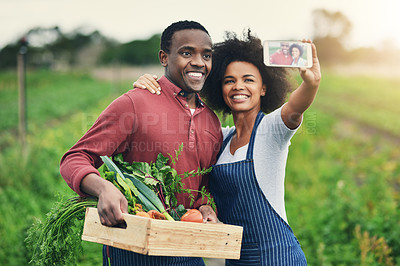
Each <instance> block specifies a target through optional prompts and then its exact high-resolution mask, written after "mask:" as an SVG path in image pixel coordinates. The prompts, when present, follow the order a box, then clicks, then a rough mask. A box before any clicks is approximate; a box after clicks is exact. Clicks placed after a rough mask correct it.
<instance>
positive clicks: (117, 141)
mask: <svg viewBox="0 0 400 266" xmlns="http://www.w3.org/2000/svg"><path fill="white" fill-rule="evenodd" d="M134 124H135V119H134V108H133V103H132V100H131V98H130V97H128V96H127V95H122V96H120V97H119V98H117V99H116V100H115V101H113V102H112V103H111V104H110V105H109V106H108V107H107V108H106V109H105V110H104V111H103V112H102V113H101V115H100V116H99V117H98V119H97V120H96V122H95V123H94V124H93V126H92V127H91V128H90V129H89V130H88V131H87V132H86V133H85V134H84V135H83V137H82V138H81V139H80V140H78V142H77V143H76V144H75V145H74V146H73V147H72V148H71V149H70V150H69V151H67V152H66V153H65V154H64V155H63V157H62V158H61V162H60V173H61V175H62V177H63V178H64V180H65V181H66V182H67V184H68V186H69V187H70V188H71V189H72V190H74V191H75V192H76V193H78V194H79V195H81V196H87V195H86V194H85V193H84V192H83V191H81V189H80V184H81V181H82V179H83V178H84V177H85V176H86V175H88V174H90V173H95V174H97V175H100V174H99V171H98V170H97V168H99V167H100V166H101V165H102V164H103V162H102V160H101V158H100V156H113V155H115V154H118V153H121V152H123V151H124V150H125V149H126V148H127V144H128V143H129V142H128V138H129V137H130V135H131V133H132V132H133V130H134Z"/></svg>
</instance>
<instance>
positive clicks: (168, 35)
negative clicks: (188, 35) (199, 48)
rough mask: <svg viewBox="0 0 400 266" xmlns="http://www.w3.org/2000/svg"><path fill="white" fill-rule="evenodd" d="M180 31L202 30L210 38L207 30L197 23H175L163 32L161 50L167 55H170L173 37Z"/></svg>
mask: <svg viewBox="0 0 400 266" xmlns="http://www.w3.org/2000/svg"><path fill="white" fill-rule="evenodd" d="M180 30H202V31H204V32H205V33H207V34H208V36H210V34H209V33H208V31H207V30H206V28H204V27H203V25H201V24H200V23H198V22H196V21H188V20H183V21H178V22H174V23H172V24H171V25H169V26H168V27H167V28H166V29H165V30H164V31H163V33H162V35H161V43H160V49H161V50H163V51H164V52H166V53H169V48H170V47H171V39H172V36H173V35H174V33H175V32H177V31H180Z"/></svg>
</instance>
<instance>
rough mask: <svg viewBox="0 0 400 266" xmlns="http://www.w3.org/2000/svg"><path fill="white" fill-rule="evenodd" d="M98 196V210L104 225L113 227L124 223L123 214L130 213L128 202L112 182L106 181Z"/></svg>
mask: <svg viewBox="0 0 400 266" xmlns="http://www.w3.org/2000/svg"><path fill="white" fill-rule="evenodd" d="M105 181H106V183H104V187H103V189H102V190H101V192H100V194H99V195H98V204H97V210H98V212H99V217H100V222H101V223H102V224H103V225H107V226H113V225H116V224H120V223H122V222H123V221H124V218H123V215H122V213H128V201H127V200H126V198H125V196H124V195H123V194H122V193H121V192H120V191H119V190H118V188H116V187H115V186H114V185H113V184H112V183H111V182H109V181H107V180H105Z"/></svg>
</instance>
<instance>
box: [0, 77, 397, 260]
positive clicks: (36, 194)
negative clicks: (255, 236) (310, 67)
mask: <svg viewBox="0 0 400 266" xmlns="http://www.w3.org/2000/svg"><path fill="white" fill-rule="evenodd" d="M0 80H1V81H0V101H1V104H2V105H0V106H1V107H0V114H1V117H2V119H1V122H0V129H1V130H0V144H1V145H0V146H1V147H2V149H1V153H0V169H1V171H0V201H1V202H3V203H4V204H1V205H0V212H1V213H2V215H1V216H0V235H1V239H2V241H0V264H2V265H26V264H27V263H28V261H29V256H30V251H29V249H28V248H27V247H25V245H24V241H23V240H24V238H25V234H26V229H27V228H28V227H29V226H30V224H32V222H33V221H34V219H36V218H39V219H43V218H44V217H45V214H46V213H47V212H48V210H49V209H50V208H51V207H52V205H53V203H54V201H55V200H56V194H57V193H62V194H64V195H73V193H72V191H71V190H70V189H69V188H68V186H67V185H66V184H65V182H64V181H63V179H62V178H61V176H60V174H59V169H58V167H59V160H60V158H61V156H62V155H63V153H64V152H65V151H66V150H67V149H69V148H70V147H71V146H72V145H73V144H74V143H75V142H76V141H77V139H78V138H79V137H80V136H82V134H84V132H86V130H87V129H88V128H89V127H90V125H91V124H92V123H93V122H94V120H95V119H96V117H97V116H98V115H99V114H100V112H101V111H102V110H103V109H104V108H105V107H106V106H107V105H108V104H109V103H110V102H111V101H112V100H113V99H114V98H115V97H116V96H117V95H118V94H120V93H122V92H124V91H125V90H128V89H129V88H130V84H131V82H132V81H127V82H126V83H124V84H122V85H121V86H120V88H119V89H117V90H116V89H115V88H113V87H112V86H111V85H110V84H109V83H107V82H100V81H97V80H93V79H91V78H90V76H88V75H87V74H76V73H72V74H71V73H53V72H31V73H30V74H29V76H28V80H30V81H28V85H29V84H31V85H30V86H31V87H34V88H35V87H36V89H34V91H32V92H31V93H30V94H29V95H30V102H28V103H30V105H34V106H31V107H28V110H35V109H36V110H37V111H35V112H34V111H31V112H30V113H31V116H29V135H28V147H27V149H26V154H25V155H23V154H21V147H19V145H18V141H17V139H16V137H15V134H14V133H15V127H16V124H15V121H11V120H13V119H10V120H9V119H3V115H7V114H8V115H9V116H14V118H15V117H16V111H15V110H14V111H13V112H11V111H10V110H5V109H7V108H10V106H12V104H11V103H9V102H10V101H11V102H15V101H16V98H17V94H16V93H15V92H13V90H15V84H16V82H15V80H16V77H15V75H14V74H12V73H9V72H8V73H0ZM29 82H31V83H29ZM398 84H399V81H398V80H396V79H384V78H370V77H362V76H358V77H342V76H335V75H333V74H330V73H326V74H324V77H323V81H322V84H321V88H320V91H319V92H318V95H317V99H316V101H315V102H314V104H313V105H312V107H311V108H310V109H309V110H308V111H307V113H306V114H305V118H304V121H303V125H302V127H301V128H300V129H299V131H298V133H297V134H296V135H295V136H294V138H293V139H292V145H291V146H290V152H289V158H288V163H287V174H286V182H285V184H286V194H285V195H286V210H287V216H288V220H289V223H290V225H291V226H292V228H293V230H294V232H295V234H296V236H297V237H298V239H299V241H300V243H301V244H302V248H303V250H304V252H305V254H306V256H307V259H308V262H309V265H391V263H392V265H395V264H396V263H400V243H399V241H398V239H400V222H399V221H400V209H399V190H400V166H399V164H398V162H399V161H400V151H399V150H398V149H396V148H394V147H395V145H394V144H393V142H392V140H393V139H392V138H387V137H386V135H385V133H390V135H392V136H393V135H394V136H397V137H400V136H399V132H400V131H398V130H397V129H396V128H397V125H395V124H396V123H395V121H397V120H392V119H394V118H395V116H396V112H397V114H398V113H400V112H399V110H398V106H397V104H396V102H397V101H399V100H400V95H399V91H397V90H396V88H399V86H398ZM376 88H379V91H378V90H377V89H376ZM32 90H33V89H32ZM113 92H117V93H113ZM49 95H50V96H49ZM91 96H92V97H91ZM3 97H5V98H7V97H8V98H7V99H8V100H7V101H5V100H4V99H5V98H3ZM50 98H51V99H52V101H49V100H46V101H45V100H43V101H40V99H50ZM83 98H86V100H84V99H83ZM374 99H375V100H374ZM53 101H56V102H57V104H56V103H53ZM6 102H7V103H8V104H9V105H5V103H6ZM29 108H31V109H29ZM11 109H12V108H11ZM56 109H60V110H56ZM44 110H52V111H48V112H50V114H45V113H46V112H45V111H44ZM7 112H9V113H7ZM380 112H381V113H382V114H380ZM381 116H383V117H384V119H383V118H380V117H381ZM382 119H383V120H382ZM385 119H386V120H385ZM14 120H15V119H14ZM397 124H398V123H397ZM368 128H374V129H379V130H373V131H368V130H367V129H368ZM13 132H14V133H13ZM78 264H79V265H100V264H101V245H98V244H93V243H88V242H84V254H83V255H82V256H81V257H80V260H79V262H78Z"/></svg>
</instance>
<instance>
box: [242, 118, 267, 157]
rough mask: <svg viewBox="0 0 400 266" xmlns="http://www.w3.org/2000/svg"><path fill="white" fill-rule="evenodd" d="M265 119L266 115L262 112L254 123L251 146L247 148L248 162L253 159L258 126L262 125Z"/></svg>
mask: <svg viewBox="0 0 400 266" xmlns="http://www.w3.org/2000/svg"><path fill="white" fill-rule="evenodd" d="M263 118H264V113H263V112H262V111H260V112H258V114H257V117H256V121H255V122H254V126H253V131H252V132H251V137H250V141H249V146H248V148H247V155H246V159H247V160H249V159H253V151H254V140H255V138H256V132H257V128H258V125H259V124H260V122H261V120H262V119H263Z"/></svg>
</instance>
